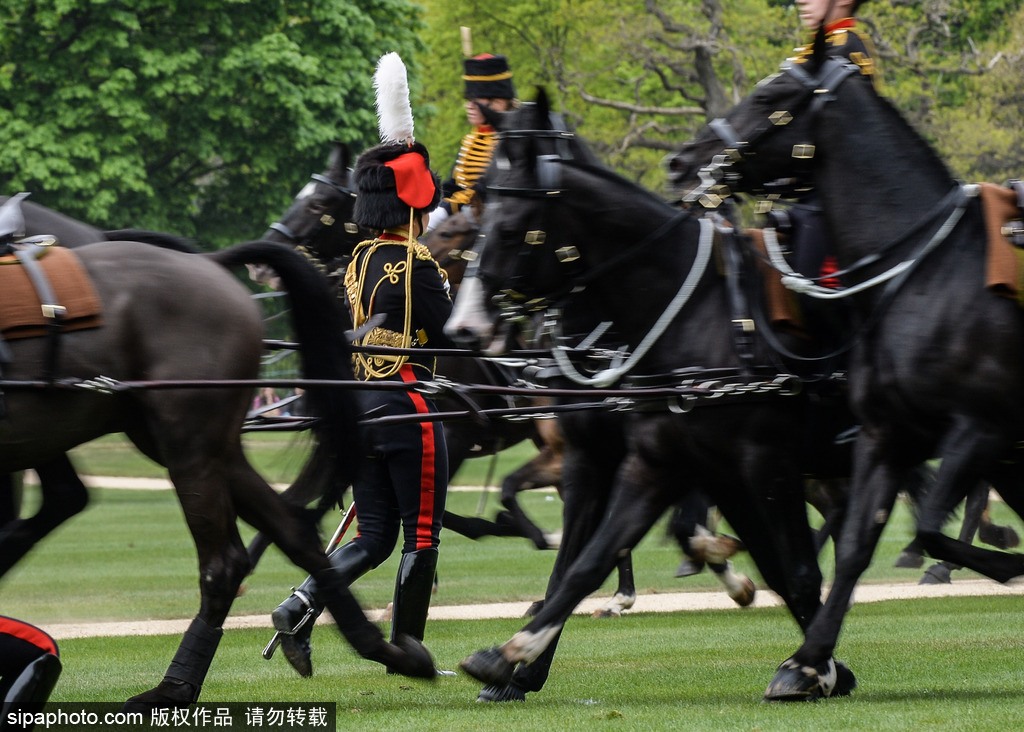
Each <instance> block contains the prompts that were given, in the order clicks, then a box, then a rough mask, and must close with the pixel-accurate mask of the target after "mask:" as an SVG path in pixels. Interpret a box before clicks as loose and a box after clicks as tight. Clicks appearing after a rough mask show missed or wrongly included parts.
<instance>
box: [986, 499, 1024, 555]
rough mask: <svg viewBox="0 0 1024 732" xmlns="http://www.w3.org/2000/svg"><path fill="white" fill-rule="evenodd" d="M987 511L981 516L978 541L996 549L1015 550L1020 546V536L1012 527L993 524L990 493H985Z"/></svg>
mask: <svg viewBox="0 0 1024 732" xmlns="http://www.w3.org/2000/svg"><path fill="white" fill-rule="evenodd" d="M985 496H986V501H985V510H984V511H983V512H982V514H981V521H980V524H979V526H978V539H979V540H980V541H982V542H983V543H985V544H988V545H989V546H994V547H995V548H996V549H1013V548H1015V547H1018V546H1020V536H1018V534H1017V532H1016V531H1014V529H1013V527H1012V526H999V525H997V524H994V523H992V516H991V514H990V505H989V502H988V500H987V498H988V491H986V493H985Z"/></svg>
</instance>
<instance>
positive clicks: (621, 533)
mask: <svg viewBox="0 0 1024 732" xmlns="http://www.w3.org/2000/svg"><path fill="white" fill-rule="evenodd" d="M647 472H648V471H646V470H645V469H644V468H643V467H642V466H641V465H640V461H639V459H627V460H626V462H625V463H624V464H623V466H622V469H621V470H620V471H619V475H618V481H617V486H616V489H615V493H614V495H613V496H612V500H611V502H610V504H609V505H608V509H607V511H606V512H605V513H604V515H603V518H602V519H601V523H600V525H599V526H598V528H597V531H596V532H595V533H594V534H593V535H592V536H591V537H590V539H589V541H588V542H587V544H586V546H585V547H583V549H582V551H581V552H580V553H579V554H578V556H577V557H576V559H575V560H574V561H573V562H572V564H571V565H570V566H569V568H568V569H567V571H566V572H565V574H564V576H563V577H562V578H561V581H560V583H559V586H558V589H557V591H555V592H554V593H553V594H552V593H549V595H548V596H546V597H545V601H544V607H543V608H542V609H541V611H540V612H539V613H538V614H537V616H536V617H535V618H533V620H531V621H530V622H529V623H527V625H526V626H524V627H523V629H522V630H520V631H519V632H518V633H516V634H515V635H514V636H513V637H512V638H511V639H509V640H508V641H507V642H506V643H504V644H503V645H502V646H500V647H494V648H490V649H486V650H481V651H477V652H476V653H474V654H473V655H471V656H469V657H468V658H466V659H464V660H463V661H462V663H461V664H460V666H461V668H462V669H463V670H464V671H466V673H468V674H469V675H470V676H473V677H474V678H476V679H478V680H480V681H482V682H484V683H486V684H489V685H491V686H497V687H503V686H506V685H508V684H510V683H512V684H516V683H517V682H516V679H515V677H514V675H513V670H514V669H515V666H516V664H520V663H525V664H527V665H528V666H527V667H529V665H531V664H532V663H534V662H536V660H537V659H538V657H539V656H540V655H541V654H542V653H543V652H544V651H545V650H547V649H548V648H549V647H550V646H551V644H552V642H554V641H555V640H556V639H557V638H558V637H559V636H560V634H561V631H562V628H563V627H564V625H565V621H566V620H567V619H568V618H569V616H570V615H571V614H572V611H573V610H574V609H575V608H576V606H577V605H578V604H579V603H580V601H581V600H582V599H583V598H585V597H586V596H587V595H589V594H590V593H592V592H594V591H595V590H596V589H598V588H599V587H600V586H601V583H602V582H603V581H604V580H605V578H607V577H608V575H609V574H610V573H611V571H612V569H614V568H615V565H616V562H617V561H618V559H619V557H621V556H622V553H623V552H625V551H627V550H631V549H633V548H634V547H635V546H636V544H637V543H638V542H639V541H640V539H642V538H643V537H644V535H645V534H646V533H647V532H648V531H649V530H650V528H651V527H652V526H653V525H654V522H655V521H657V519H658V517H659V516H661V514H662V513H664V511H665V509H666V508H667V507H668V505H669V501H668V499H667V497H666V496H665V495H664V494H663V492H660V491H658V490H656V489H654V488H652V487H650V483H649V482H648V481H643V479H642V478H639V477H638V478H633V477H632V476H641V475H643V474H645V473H647ZM663 484H664V482H663Z"/></svg>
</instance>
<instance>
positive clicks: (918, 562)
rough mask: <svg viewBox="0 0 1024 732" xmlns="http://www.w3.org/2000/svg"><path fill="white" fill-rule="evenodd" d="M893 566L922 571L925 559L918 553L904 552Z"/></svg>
mask: <svg viewBox="0 0 1024 732" xmlns="http://www.w3.org/2000/svg"><path fill="white" fill-rule="evenodd" d="M892 566H894V567H896V568H897V569H921V567H922V566H924V557H923V556H922V555H920V554H918V553H916V552H908V551H904V552H902V553H901V554H900V555H899V556H898V557H896V561H895V562H893V563H892Z"/></svg>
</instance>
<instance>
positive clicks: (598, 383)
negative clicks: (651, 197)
mask: <svg viewBox="0 0 1024 732" xmlns="http://www.w3.org/2000/svg"><path fill="white" fill-rule="evenodd" d="M676 218H677V217H673V218H672V221H675V219H676ZM699 223H700V239H699V240H698V243H697V254H696V257H695V259H694V263H693V266H692V267H691V268H690V271H689V272H688V273H687V275H686V279H685V280H683V283H682V284H681V285H680V286H679V290H678V291H677V292H676V294H675V296H674V297H673V298H672V301H671V302H670V303H669V304H668V306H667V307H666V308H665V309H664V310H663V311H662V313H661V315H659V316H658V320H657V321H656V322H655V323H654V325H653V326H651V329H650V330H649V331H647V334H646V335H644V337H643V339H642V340H641V341H640V343H639V344H637V347H636V349H634V350H633V352H632V353H630V354H629V356H628V357H627V358H626V359H624V360H623V359H621V357H617V358H616V361H614V362H613V364H612V366H611V367H609V368H606V369H603V370H601V371H599V372H597V373H596V374H595V375H593V376H585V375H583V374H581V373H580V372H579V371H578V370H577V369H576V367H575V366H574V365H573V363H572V361H570V360H569V355H568V353H567V351H569V350H572V349H569V348H567V347H565V346H557V347H555V348H554V350H553V351H552V355H553V356H554V358H555V362H556V363H557V364H558V366H559V368H561V370H562V373H564V374H565V376H566V377H567V378H568V379H569V380H571V381H572V382H573V383H576V384H580V385H582V386H594V387H597V388H604V387H607V386H610V385H611V384H613V383H615V382H616V381H618V380H619V379H620V378H622V377H623V376H625V375H626V374H628V373H629V372H630V371H631V370H633V368H634V367H635V366H636V365H637V363H639V362H640V360H641V359H642V358H643V357H644V356H646V355H647V352H648V351H649V350H650V349H651V347H652V346H653V345H654V344H655V343H657V342H658V340H659V339H660V338H661V337H662V336H663V335H664V334H665V331H666V330H667V329H668V326H669V325H670V324H671V323H672V321H673V320H675V318H676V316H677V315H679V313H680V311H681V310H682V309H683V307H684V306H685V305H686V303H687V302H688V301H689V300H690V297H691V296H692V295H693V292H694V290H696V289H697V285H698V284H699V283H700V280H701V278H702V277H703V276H704V273H705V272H706V271H707V265H708V262H709V261H711V251H712V248H713V244H714V233H715V232H714V224H713V223H712V222H711V221H709V220H708V219H704V218H702V219H700V221H699ZM660 231H661V229H659V230H658V232H655V233H659V232H660ZM555 322H556V323H560V320H557V319H555ZM555 335H556V336H557V335H558V333H555Z"/></svg>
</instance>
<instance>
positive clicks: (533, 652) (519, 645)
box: [500, 623, 562, 663]
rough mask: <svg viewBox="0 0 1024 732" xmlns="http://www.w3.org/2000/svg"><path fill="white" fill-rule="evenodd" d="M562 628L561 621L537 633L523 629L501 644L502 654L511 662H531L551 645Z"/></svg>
mask: <svg viewBox="0 0 1024 732" xmlns="http://www.w3.org/2000/svg"><path fill="white" fill-rule="evenodd" d="M561 629H562V624H561V623H559V624H558V625H549V626H548V627H547V628H544V629H543V630H540V631H538V632H536V633H531V632H529V631H525V630H521V631H519V632H518V633H516V634H515V635H514V636H512V638H510V639H509V640H508V641H507V642H506V643H505V645H503V646H501V648H500V650H501V655H503V656H504V657H505V660H506V661H508V662H509V663H519V662H520V661H526V662H527V663H530V662H531V661H533V660H534V659H535V658H537V656H539V655H540V654H541V653H543V652H544V649H545V648H547V647H548V645H550V643H551V641H553V640H554V639H555V636H556V635H558V631H559V630H561Z"/></svg>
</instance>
